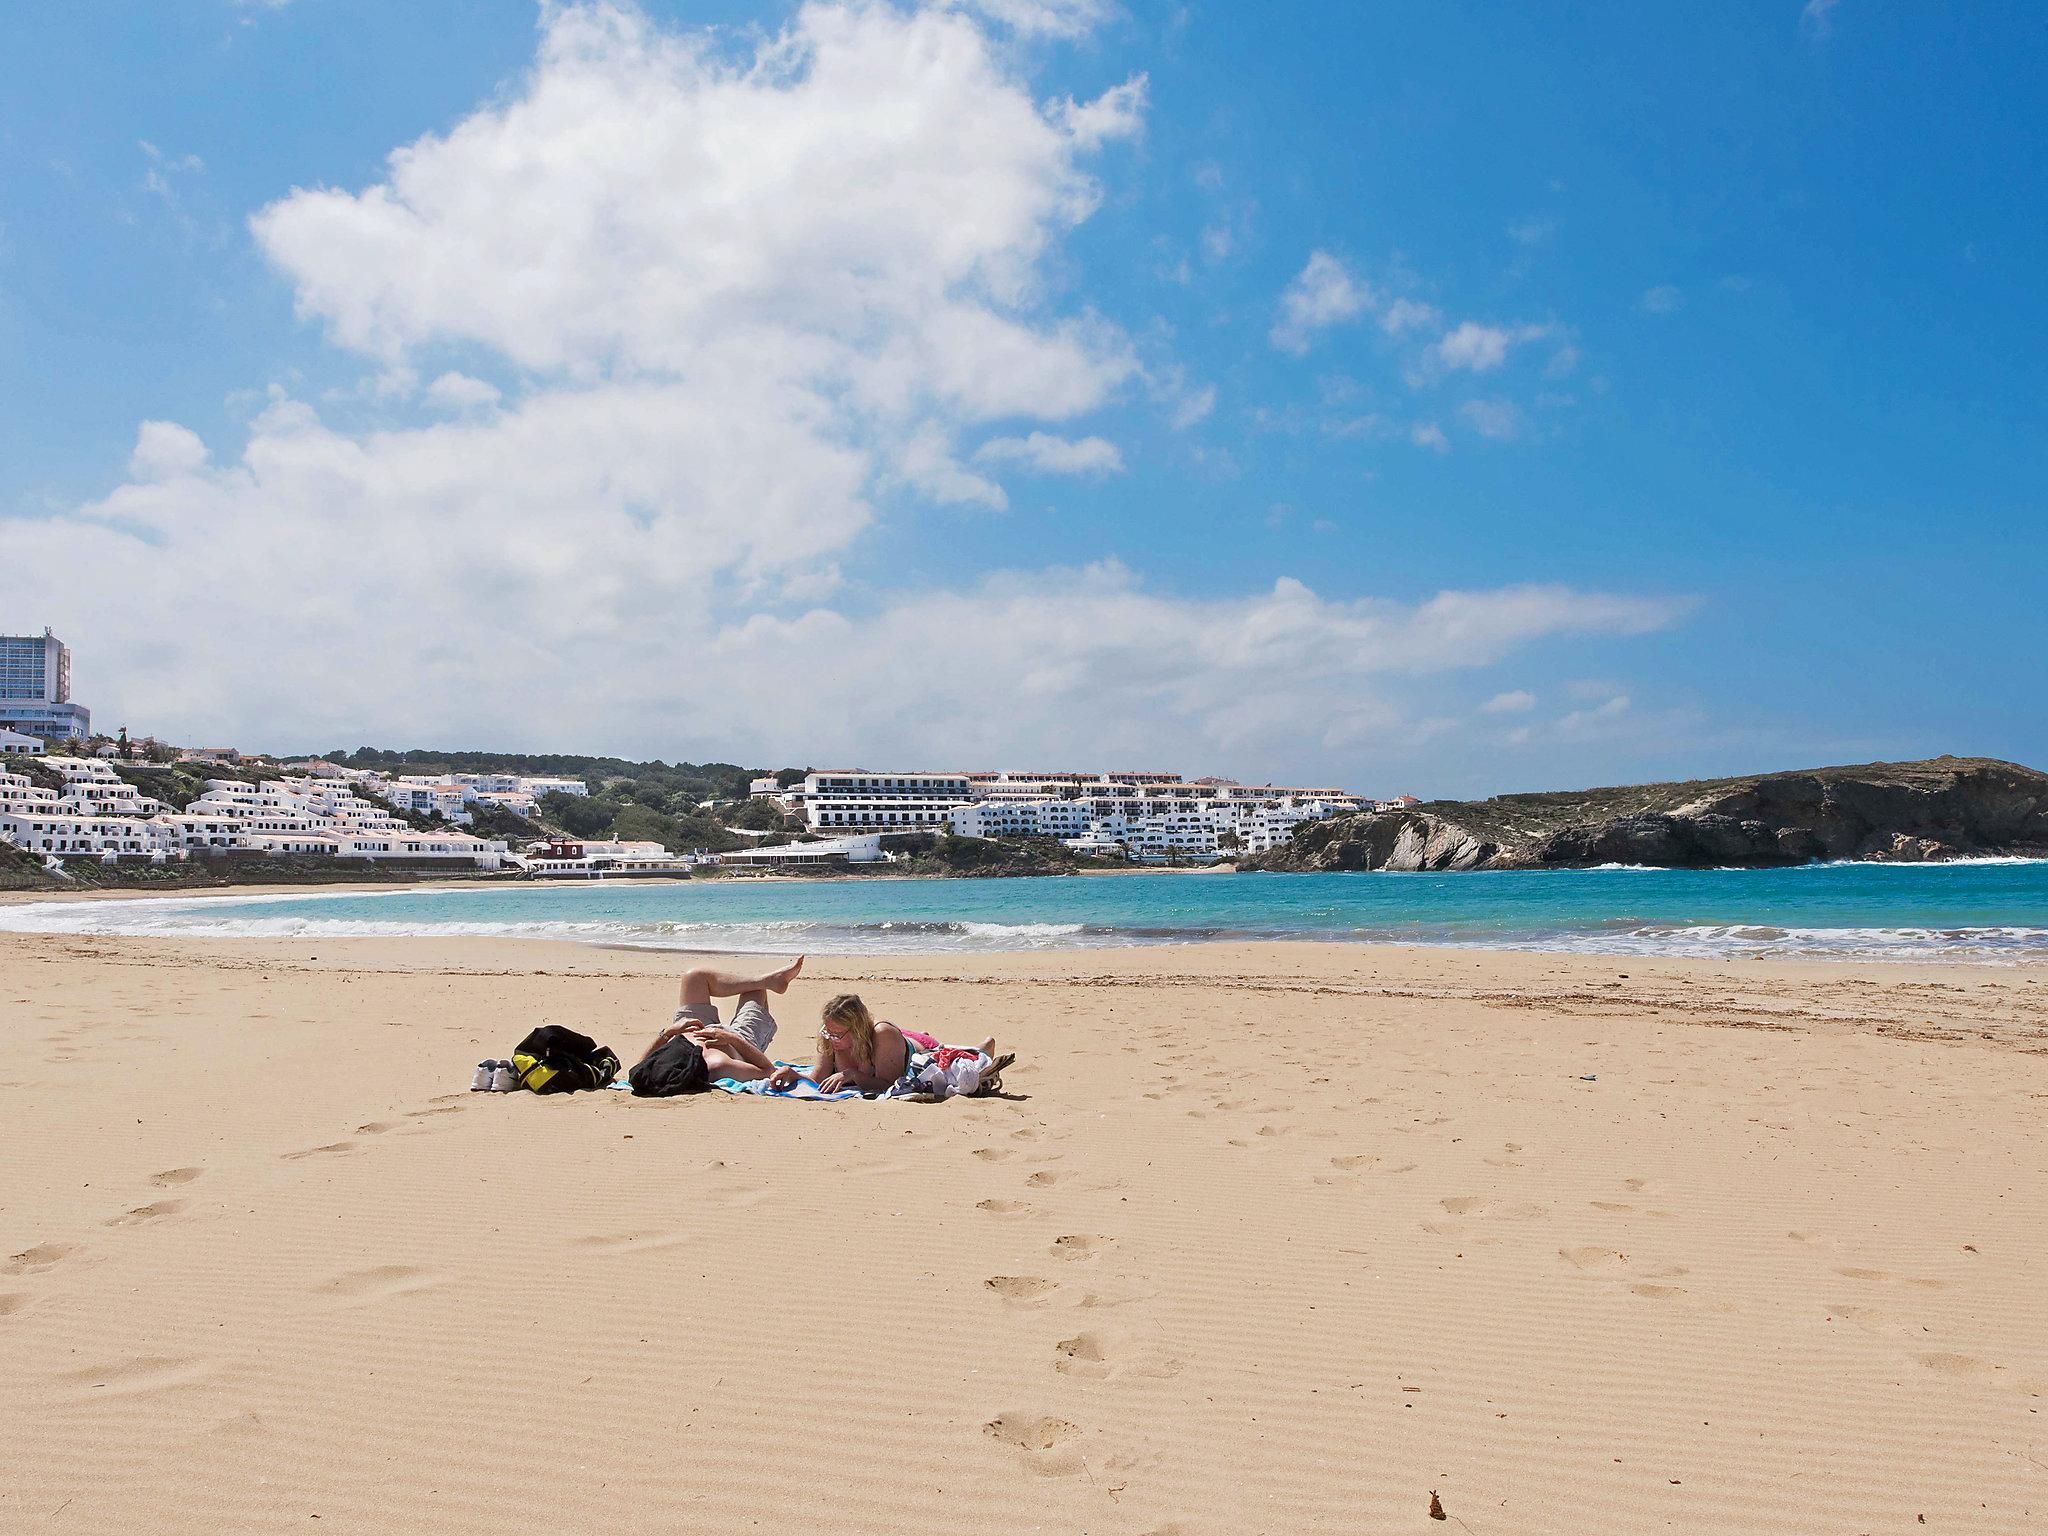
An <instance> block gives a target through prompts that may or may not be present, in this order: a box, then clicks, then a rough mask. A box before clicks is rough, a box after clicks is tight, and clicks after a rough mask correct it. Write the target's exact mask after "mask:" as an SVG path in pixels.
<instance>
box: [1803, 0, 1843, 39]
mask: <svg viewBox="0 0 2048 1536" xmlns="http://www.w3.org/2000/svg"><path fill="white" fill-rule="evenodd" d="M1840 3H1841V0H1806V4H1805V5H1803V6H1801V7H1800V8H1799V27H1800V30H1801V31H1803V32H1805V33H1807V34H1808V35H1809V36H1811V37H1816V38H1821V39H1826V38H1828V37H1831V36H1832V35H1833V34H1834V30H1835V18H1834V11H1835V7H1836V6H1837V5H1839V4H1840Z"/></svg>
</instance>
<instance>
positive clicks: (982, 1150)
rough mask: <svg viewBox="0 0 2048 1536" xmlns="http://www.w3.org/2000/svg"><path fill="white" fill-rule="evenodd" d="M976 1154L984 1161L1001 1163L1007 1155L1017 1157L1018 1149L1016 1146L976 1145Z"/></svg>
mask: <svg viewBox="0 0 2048 1536" xmlns="http://www.w3.org/2000/svg"><path fill="white" fill-rule="evenodd" d="M974 1155H975V1156H976V1157H978V1158H980V1159H981V1160H982V1161H983V1162H984V1163H999V1162H1001V1161H1002V1160H1003V1159H1004V1158H1006V1157H1015V1156H1016V1155H1017V1149H1016V1148H1015V1147H976V1148H975V1149H974Z"/></svg>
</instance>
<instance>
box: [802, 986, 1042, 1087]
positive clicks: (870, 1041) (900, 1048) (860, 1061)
mask: <svg viewBox="0 0 2048 1536" xmlns="http://www.w3.org/2000/svg"><path fill="white" fill-rule="evenodd" d="M914 1050H917V1051H928V1052H935V1053H941V1054H949V1053H953V1054H960V1055H972V1054H974V1052H973V1051H972V1050H958V1049H957V1048H954V1050H953V1051H952V1052H949V1048H948V1047H945V1046H941V1045H940V1044H939V1042H938V1041H937V1040H936V1039H934V1038H933V1037H932V1036H930V1035H927V1034H922V1033H920V1032H919V1031H917V1030H914V1029H912V1030H905V1029H899V1028H898V1027H897V1026H896V1025H894V1024H891V1023H890V1022H889V1021H888V1020H887V1019H879V1020H878V1019H876V1018H875V1016H874V1015H873V1014H871V1013H869V1012H868V1008H867V1004H865V1003H863V1002H862V1001H861V1000H860V998H859V997H857V996H855V995H854V994H853V993H851V992H842V993H840V994H839V995H838V996H837V997H835V998H833V999H831V1000H830V1001H829V1002H827V1003H826V1004H825V1012H824V1017H823V1019H822V1020H821V1021H820V1022H819V1025H818V1059H817V1062H816V1064H815V1065H814V1066H813V1067H812V1076H813V1080H814V1081H815V1082H816V1083H817V1085H818V1091H819V1092H820V1093H838V1092H840V1091H842V1090H843V1089H847V1088H855V1089H858V1090H859V1091H860V1092H862V1093H883V1092H886V1091H887V1090H888V1089H890V1088H892V1087H894V1086H895V1084H896V1083H897V1082H898V1080H900V1079H901V1078H902V1076H903V1074H904V1072H905V1070H906V1069H907V1068H908V1067H909V1065H910V1056H911V1052H912V1051H914ZM995 1051H996V1042H995V1040H994V1039H993V1038H990V1039H987V1040H984V1041H983V1042H982V1043H981V1045H980V1047H979V1054H980V1055H982V1056H983V1057H985V1058H989V1059H991V1060H993V1058H994V1057H995ZM1003 1064H1004V1065H1008V1062H1007V1061H1005V1062H1004V1063H1003ZM796 1078H797V1074H796V1070H795V1069H794V1068H793V1067H780V1068H778V1069H776V1071H775V1073H774V1074H773V1075H772V1076H771V1077H770V1078H769V1080H768V1081H769V1084H770V1086H772V1087H776V1088H787V1087H788V1086H790V1085H791V1084H792V1083H794V1082H795V1081H796Z"/></svg>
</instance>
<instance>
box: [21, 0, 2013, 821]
mask: <svg viewBox="0 0 2048 1536" xmlns="http://www.w3.org/2000/svg"><path fill="white" fill-rule="evenodd" d="M2044 55H2048V39H2044V31H2043V29H2042V28H2041V27H2040V26H2039V22H2038V13H2035V12H2033V11H2032V8H2031V7H2027V6H2023V5H2018V4H2014V5H2009V6H2001V5H1996V4H1983V5H1976V6H1971V7H1958V8H1943V7H1929V6H1919V5H1909V4H1905V3H1903V0H1805V3H1803V4H1802V3H1801V0H1720V3H1715V4H1675V5H1666V6H1642V5H1640V4H1638V3H1633V0H1629V3H1612V4H1605V3H1599V0H1591V3H1588V4H1585V5H1581V6H1575V7H1570V8H1565V9H1564V10H1562V11H1560V10H1559V8H1555V7H1535V8H1531V7H1524V6H1510V5H1505V4H1494V5H1478V4H1463V3H1457V0H1413V3H1408V0H1388V3H1382V4H1367V3H1360V4H1356V5H1343V6H1332V5H1324V4H1308V3H1286V0H1276V3H1273V4H1268V5H1258V6H1247V5H1240V4H1225V3H1221V0H1189V3H1146V0H950V3H928V4H916V3H911V0H901V3H896V4H887V3H880V0H874V3H861V0H847V3H828V0H819V3H813V4H804V5H797V4H786V3H771V4H761V3H756V4H739V3H713V0H706V3H701V4H693V3H681V0H642V3H640V4H638V5H634V4H629V3H625V0H615V3H596V0H591V3H581V0H578V3H572V0H556V3H548V4H542V5H539V6H536V5H533V4H530V3H526V0H444V3H437V4H435V5H431V6H421V5H417V4H415V3H412V0H185V3H183V4H180V5H176V6H166V5H158V6H135V5H130V4H124V3H116V0H101V3H82V4H79V5H75V6H42V7H17V8H13V9H12V10H11V11H10V13H9V15H8V17H7V18H6V19H5V20H4V21H0V577H4V580H0V631H5V632H9V633H22V632H31V633H33V632H39V631H40V630H41V629H42V628H43V626H45V625H48V626H51V627H53V628H54V629H55V630H56V632H57V633H58V634H59V636H60V637H62V638H63V639H64V640H66V641H67V642H68V643H69V644H70V645H71V647H72V649H73V676H74V693H75V696H76V697H77V698H78V699H79V700H80V701H82V702H84V703H86V704H88V705H90V706H91V707H92V709H93V712H94V721H95V724H96V725H97V726H98V727H99V728H101V729H106V730H111V729H113V728H114V727H115V726H117V725H126V726H127V727H128V728H129V729H130V730H131V731H132V732H135V733H137V734H142V733H151V734H156V735H159V736H162V737H165V738H167V739H172V740H175V741H178V742H181V743H184V744H190V745H235V746H239V747H241V748H243V749H244V750H259V749H265V750H294V751H317V750H327V749H332V748H341V747H353V746H358V745H378V746H387V747H400V746H434V747H443V748H480V749H491V748H496V749H502V750H519V751H579V752H592V753H613V754H619V755H624V756H629V757H660V758H664V759H668V760H691V761H700V760H709V759H718V760H725V761H738V762H743V763H749V764H766V765H782V764H791V765H818V766H856V765H858V766H865V767H869V768H875V769H887V768H949V769H951V768H964V769H981V768H995V767H1018V768H1040V769H1053V768H1084V769H1098V768H1112V767H1121V768H1148V769H1165V770H1169V771H1178V772H1183V773H1186V774H1189V775H1191V776H1192V775H1196V774H1204V773H1214V774H1223V775H1228V776H1231V777H1236V778H1240V779H1243V780H1245V781H1247V782H1255V783H1256V782H1282V783H1285V782H1296V783H1314V784H1338V785H1342V786H1344V787H1346V788H1348V789H1352V790H1356V791H1361V792H1365V793H1373V794H1388V795H1391V794H1396V793H1401V792H1409V793H1416V794H1420V795H1423V796H1425V797H1433V796H1437V795H1478V794H1489V793H1496V792H1501V791H1508V790H1515V789H1535V788H1565V787H1574V786H1581V785H1590V784H1597V783H1618V782H1632V781H1639V780H1645V779H1666V778H1682V777H1692V776H1700V775H1712V774H1722V773H1734V772H1748V771H1761V770H1769V769H1780V768H1793V767H1803V766H1814V765H1818V764H1822V763H1841V762H1863V761H1870V760H1873V759H1899V758H1913V757H1922V756H1931V755H1934V754H1937V753H1941V752H1955V753H1959V754H1964V755H1984V756H1997V757H2006V758H2012V759H2016V760H2019V761H2022V762H2029V763H2032V764H2034V765H2036V766H2048V711H2044V709H2043V707H2042V706H2043V700H2044V697H2048V689H2044V686H2043V678H2044V674H2043V660H2044V654H2048V617H2044V614H2048V532H2044V518H2043V511H2044V507H2043V501H2044V495H2048V492H2044V487H2048V432H2044V422H2043V402H2044V384H2048V359H2044V350H2043V341H2044V339H2048V280H2044V277H2043V274H2044V273H2048V227H2044V220H2048V212H2044V210H2048V195H2044V192H2048V188H2044V186H2043V181H2044V170H2043V167H2044V166H2048V153H2044V151H2048V145H2044V143H2043V139H2044V133H2043V128H2044V122H2048V106H2044V98H2043V96H2042V93H2041V92H2040V91H2039V89H2038V82H2039V80H2040V79H2042V78H2043V77H2044V73H2048V71H2044V65H2048V56H2044Z"/></svg>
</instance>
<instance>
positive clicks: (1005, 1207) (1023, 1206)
mask: <svg viewBox="0 0 2048 1536" xmlns="http://www.w3.org/2000/svg"><path fill="white" fill-rule="evenodd" d="M974 1208H975V1209H976V1210H977V1211H987V1212H988V1213H989V1214H990V1215H991V1216H1029V1215H1031V1214H1032V1212H1033V1210H1034V1209H1035V1207H1033V1206H1032V1205H1031V1203H1030V1202H1029V1201H1025V1200H977V1201H975V1202H974Z"/></svg>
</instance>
